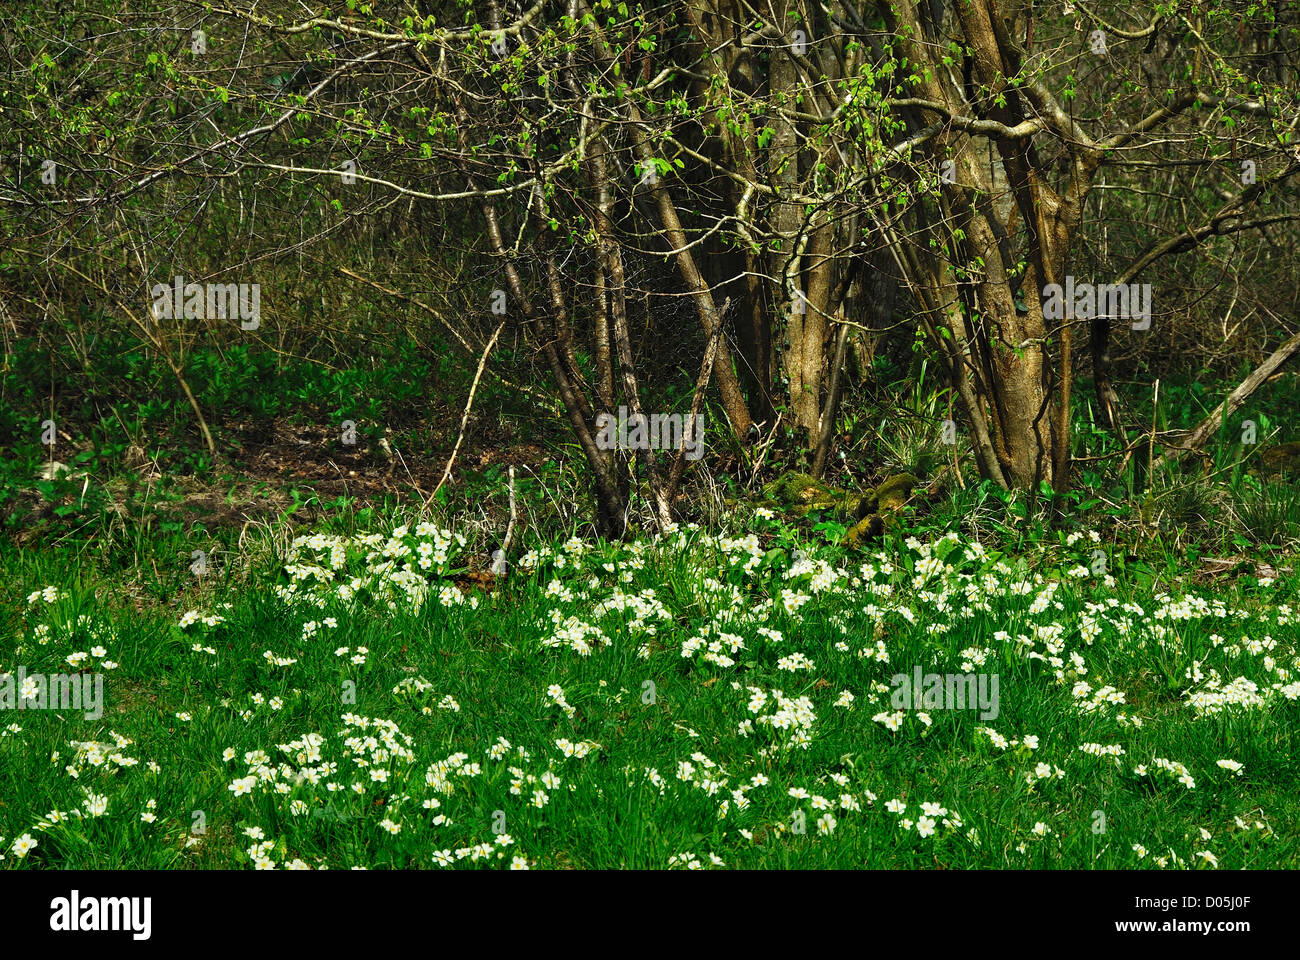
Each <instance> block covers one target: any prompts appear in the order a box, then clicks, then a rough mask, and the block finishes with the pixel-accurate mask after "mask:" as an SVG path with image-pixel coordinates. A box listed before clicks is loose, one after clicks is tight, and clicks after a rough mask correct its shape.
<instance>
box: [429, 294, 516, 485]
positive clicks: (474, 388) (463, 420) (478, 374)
mask: <svg viewBox="0 0 1300 960" xmlns="http://www.w3.org/2000/svg"><path fill="white" fill-rule="evenodd" d="M505 326H506V324H505V321H504V320H503V321H502V322H501V323H500V324H499V325H498V326H497V332H496V333H494V334H492V339H491V340H489V341H488V345H487V349H486V350H484V351H483V356H482V357H480V358H479V361H478V369H477V370H475V371H474V382H473V383H472V384H471V385H470V388H469V399H468V400H466V401H465V412H464V413H463V414H461V417H460V436H458V437H457V438H456V446H454V447H452V449H451V456H450V457H448V458H447V468H446V469H445V470H443V471H442V479H441V480H439V481H438V485H437V486H436V487H434V488H433V493H431V494H429V499H428V500H425V501H424V509H428V507H429V504H430V503H432V502H433V498H434V497H436V496H437V495H438V491H439V490H441V489H442V485H443V484H444V483H446V482H447V478H448V477H449V476H451V466H452V464H454V463H455V462H456V454H457V452H458V451H459V450H460V445H461V441H463V440H464V439H465V427H466V425H467V424H468V423H469V411H470V408H471V407H473V406H474V394H475V393H477V392H478V382H479V380H480V379H482V377H483V368H484V367H485V366H487V358H488V354H489V353H491V352H492V348H493V347H494V346H496V342H497V337H499V336H501V331H502V330H504V329H505Z"/></svg>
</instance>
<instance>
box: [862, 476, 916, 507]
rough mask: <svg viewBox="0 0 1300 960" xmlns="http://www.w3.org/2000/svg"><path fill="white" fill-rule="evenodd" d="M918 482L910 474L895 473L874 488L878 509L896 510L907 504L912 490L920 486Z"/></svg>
mask: <svg viewBox="0 0 1300 960" xmlns="http://www.w3.org/2000/svg"><path fill="white" fill-rule="evenodd" d="M920 482H921V481H919V480H917V479H916V477H914V476H912V475H911V474H910V473H896V474H894V475H893V476H892V477H890V478H889V479H888V480H886V481H885V482H884V483H882V484H881V485H880V486H878V487H876V491H875V494H874V496H875V498H876V502H877V504H879V507H878V509H880V510H882V511H883V510H890V511H892V510H897V509H898V508H899V507H901V506H902V505H903V504H905V503H906V502H907V499H908V497H910V496H911V495H912V490H913V489H915V488H916V487H917V486H919V485H920Z"/></svg>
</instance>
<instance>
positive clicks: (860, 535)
mask: <svg viewBox="0 0 1300 960" xmlns="http://www.w3.org/2000/svg"><path fill="white" fill-rule="evenodd" d="M919 484H920V481H919V480H917V479H916V477H914V476H912V475H911V474H910V473H896V474H894V475H893V476H892V477H889V478H888V479H886V480H885V481H884V482H883V483H882V484H880V486H878V487H876V489H875V490H872V491H871V492H870V493H866V494H863V495H862V496H861V497H860V498H859V501H858V505H857V509H856V510H855V511H854V513H853V514H852V515H853V516H854V517H856V518H857V520H858V522H857V523H856V524H854V525H853V527H852V528H851V529H850V530H849V532H848V533H846V534H845V535H844V545H845V546H847V547H849V548H850V549H856V548H858V547H861V546H863V545H864V544H866V543H867V542H868V541H870V540H874V539H875V538H876V537H879V536H880V535H881V534H882V533H884V532H885V530H886V529H887V528H890V527H893V526H894V525H895V524H896V523H897V522H898V513H899V511H900V510H901V509H902V507H903V505H904V504H906V503H907V500H908V498H909V497H910V496H911V495H912V490H913V489H915V488H916V487H917V486H919Z"/></svg>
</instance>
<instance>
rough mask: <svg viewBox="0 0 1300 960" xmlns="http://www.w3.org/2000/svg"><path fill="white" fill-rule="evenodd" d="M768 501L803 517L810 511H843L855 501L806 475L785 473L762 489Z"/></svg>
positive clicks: (851, 495)
mask: <svg viewBox="0 0 1300 960" xmlns="http://www.w3.org/2000/svg"><path fill="white" fill-rule="evenodd" d="M763 493H765V494H766V495H767V496H768V498H769V499H771V500H775V501H776V502H777V503H778V504H779V505H780V506H782V507H783V508H785V509H788V510H791V511H792V512H794V513H797V514H800V515H803V514H805V513H808V512H809V511H810V510H831V511H835V512H837V513H839V512H842V511H844V510H845V507H846V503H847V502H848V501H850V500H851V501H852V502H853V503H854V504H856V502H857V499H856V496H855V495H853V494H848V493H846V492H845V491H843V490H841V489H839V488H837V487H831V486H827V485H826V484H824V483H821V482H820V481H818V480H814V479H813V478H812V477H810V476H808V474H806V473H795V472H790V473H785V474H782V475H781V476H780V477H778V478H777V479H775V480H773V481H772V482H771V483H769V484H767V485H766V486H764V487H763Z"/></svg>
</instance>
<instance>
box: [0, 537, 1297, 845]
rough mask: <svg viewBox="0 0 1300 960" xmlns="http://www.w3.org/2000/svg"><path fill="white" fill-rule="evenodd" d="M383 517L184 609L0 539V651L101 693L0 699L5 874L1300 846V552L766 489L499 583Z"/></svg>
mask: <svg viewBox="0 0 1300 960" xmlns="http://www.w3.org/2000/svg"><path fill="white" fill-rule="evenodd" d="M368 519H373V520H374V523H373V524H371V527H372V528H373V529H374V530H375V531H376V532H373V533H367V532H366V531H365V529H362V528H361V527H362V526H364V525H360V526H358V528H357V529H355V530H351V531H349V535H347V536H338V535H336V534H334V533H330V532H328V531H327V532H321V533H317V534H314V535H312V536H308V537H301V538H298V539H297V540H295V541H294V542H293V544H292V545H291V546H289V547H288V548H287V553H288V555H287V556H286V555H283V554H284V553H285V548H284V547H283V546H282V547H281V548H280V550H279V551H278V552H279V553H280V554H282V555H280V556H276V554H277V551H276V550H273V549H271V548H269V547H267V548H264V549H261V550H257V549H254V548H252V547H249V549H248V553H249V556H250V557H255V558H256V559H250V560H249V563H250V564H252V565H253V569H252V570H251V571H249V572H248V575H247V576H240V577H228V578H226V579H224V580H221V581H220V582H219V583H217V584H215V585H212V584H208V585H206V586H202V587H201V588H200V589H197V590H195V589H191V590H189V591H187V592H185V593H179V594H178V593H175V592H172V593H169V594H168V595H167V598H166V600H165V601H163V602H159V601H158V600H157V599H156V598H153V597H146V598H143V599H142V598H141V597H139V596H137V595H134V594H133V593H131V592H130V591H128V590H127V589H126V585H125V584H124V583H123V581H122V580H121V579H120V578H118V579H113V578H107V579H102V578H99V577H97V576H96V574H95V572H94V571H93V569H92V568H90V567H89V566H88V565H85V564H76V563H70V562H68V557H67V551H64V552H63V553H60V552H58V551H54V550H52V551H49V552H45V553H38V552H35V551H28V552H23V553H21V554H13V553H9V554H6V555H5V557H4V560H5V566H6V568H7V570H6V572H7V579H8V581H9V583H10V585H11V588H13V587H14V586H16V587H17V588H18V590H19V591H20V592H19V593H17V594H14V595H13V597H12V598H11V600H9V601H7V602H6V603H5V604H4V608H3V609H2V610H0V614H3V616H2V617H0V624H7V627H5V628H4V629H5V630H6V632H7V633H8V635H7V636H5V637H4V639H3V641H2V642H0V673H3V672H6V671H7V672H10V673H14V672H16V670H17V668H18V667H19V666H20V665H21V666H23V667H24V668H25V670H26V672H27V673H28V674H29V675H30V674H37V673H44V674H55V673H62V672H68V671H70V670H72V669H76V668H78V667H81V668H86V669H88V670H90V671H91V672H93V673H100V674H102V675H103V676H104V678H105V680H104V691H105V703H104V707H103V715H102V716H101V717H99V718H97V719H87V718H86V717H85V716H83V714H82V713H79V712H76V711H70V710H59V711H53V710H46V711H35V710H32V711H22V712H18V711H14V712H12V713H7V714H0V836H2V837H4V838H5V839H4V840H3V842H0V853H3V855H4V859H3V860H2V861H0V868H6V869H39V868H107V867H112V868H160V867H174V868H179V867H185V868H231V867H255V866H262V867H267V866H272V865H273V866H275V867H277V868H283V867H286V866H305V867H312V868H314V867H329V868H331V869H347V868H351V867H367V868H402V867H426V868H427V867H435V866H439V865H452V866H462V867H502V868H504V867H509V866H512V865H513V866H523V865H526V866H529V867H533V868H554V869H570V868H616V867H627V868H667V867H687V868H696V867H704V868H709V867H713V866H718V867H721V866H725V867H728V868H788V867H797V868H819V867H821V868H824V867H831V868H860V867H874V868H909V869H918V868H937V869H957V868H972V867H995V868H997V867H1011V868H1022V867H1023V868H1031V867H1068V868H1091V867H1096V868H1154V869H1159V868H1161V867H1165V868H1170V869H1173V868H1178V867H1188V868H1211V867H1215V866H1217V867H1218V868H1220V869H1237V868H1242V867H1271V868H1282V867H1296V866H1300V828H1297V826H1296V823H1297V822H1298V819H1300V818H1297V816H1296V813H1297V809H1296V808H1297V804H1298V801H1297V796H1300V794H1298V793H1297V790H1296V786H1297V783H1296V780H1297V776H1296V772H1295V765H1294V762H1293V759H1292V758H1293V757H1294V756H1295V755H1296V753H1297V748H1298V747H1300V742H1297V741H1298V738H1297V727H1298V725H1297V720H1298V719H1300V683H1298V682H1297V679H1300V677H1298V672H1300V651H1298V650H1297V643H1296V638H1297V633H1298V632H1297V629H1296V624H1295V614H1294V611H1293V609H1292V604H1294V597H1295V592H1296V586H1297V584H1296V580H1295V577H1294V575H1293V574H1288V573H1281V574H1279V576H1280V577H1281V579H1279V580H1277V581H1276V582H1270V581H1269V580H1268V579H1267V578H1264V579H1259V578H1257V577H1254V576H1245V577H1239V578H1238V579H1237V580H1236V581H1234V582H1233V583H1232V584H1230V585H1227V586H1220V587H1217V588H1216V589H1214V590H1205V589H1197V588H1195V587H1190V588H1187V589H1184V588H1181V587H1177V586H1170V585H1169V583H1168V582H1167V581H1166V580H1164V579H1162V578H1160V577H1158V576H1153V575H1149V574H1148V573H1147V572H1146V571H1147V568H1145V567H1139V566H1137V565H1129V564H1128V563H1127V561H1126V560H1125V557H1124V551H1123V550H1122V549H1119V548H1118V547H1117V545H1116V544H1114V543H1112V542H1110V541H1108V540H1107V539H1106V538H1103V537H1101V536H1100V535H1098V536H1096V537H1095V538H1094V537H1093V536H1090V535H1089V534H1088V532H1087V531H1085V530H1082V529H1080V530H1077V531H1075V532H1074V533H1073V534H1070V535H1066V534H1065V533H1061V534H1060V535H1059V536H1058V537H1057V538H1056V539H1055V541H1050V540H1049V539H1047V538H1041V539H1039V540H1038V541H1037V542H1035V543H1032V544H1026V545H1021V546H1019V547H1017V548H1016V550H1017V552H1015V553H1007V554H1002V553H1000V552H999V551H997V550H994V549H992V548H990V549H985V548H983V547H981V546H979V545H978V544H977V543H975V542H974V541H972V540H970V539H968V538H964V537H963V536H961V535H959V534H957V533H955V532H954V533H951V534H944V535H940V531H938V530H935V531H934V535H933V536H932V537H930V538H929V539H928V541H927V542H920V541H918V540H915V539H910V538H909V539H908V540H903V539H901V538H892V539H890V540H889V541H887V542H886V543H884V544H882V545H880V548H879V550H878V551H877V552H874V553H872V554H870V555H867V554H845V553H843V552H842V551H841V550H840V549H839V548H838V547H836V546H834V545H831V544H827V543H823V542H820V541H814V540H810V539H808V538H807V537H806V536H805V535H804V534H801V533H800V532H798V531H796V530H794V529H792V528H790V527H788V526H787V525H786V524H785V523H784V522H783V521H782V519H781V518H780V517H779V516H770V515H766V513H765V511H760V512H759V514H758V515H756V516H751V517H749V518H748V519H746V520H745V522H744V523H743V527H742V528H739V529H736V530H733V531H732V532H731V533H730V534H729V535H728V534H725V533H724V534H720V535H716V536H715V535H710V534H707V533H705V532H704V531H701V530H699V529H694V528H689V527H686V528H682V529H680V530H679V531H677V532H676V533H674V534H672V535H671V536H669V537H667V538H663V539H659V540H644V541H638V542H633V543H628V544H601V543H591V542H585V543H584V542H582V541H578V540H576V539H575V540H570V541H568V542H566V543H550V544H545V543H536V544H533V545H532V549H531V550H530V551H529V553H528V554H527V555H525V556H524V557H522V558H520V559H519V562H518V563H517V564H516V565H515V567H514V568H513V569H512V571H511V573H510V575H509V576H508V577H505V578H501V579H499V580H497V581H496V582H495V583H494V584H492V583H486V585H485V579H484V578H482V577H470V576H467V573H468V568H470V567H478V566H481V564H479V563H477V561H476V560H475V557H476V556H477V554H478V553H479V552H481V548H480V546H479V544H478V543H477V541H476V540H475V539H472V538H469V537H464V535H463V534H461V535H458V534H457V533H455V532H454V530H443V529H442V528H440V527H437V526H435V525H433V524H431V523H430V524H426V525H418V524H416V523H411V524H409V525H407V526H404V527H401V528H398V529H397V530H396V531H394V530H392V529H389V528H386V527H384V526H383V525H382V524H381V523H380V521H379V520H378V519H375V518H372V517H369V515H368ZM443 522H445V523H447V524H448V525H449V526H450V527H452V528H454V527H455V524H454V523H453V522H451V521H443ZM462 539H463V540H464V542H462ZM1094 539H1095V542H1094ZM422 545H426V546H422ZM422 557H423V558H426V559H425V563H424V564H423V565H421V562H420V560H421V558H422ZM403 571H405V572H403ZM340 587H344V588H345V589H343V590H342V591H341V593H342V595H340ZM196 597H197V598H199V599H196ZM191 607H194V608H195V609H194V612H192V613H190V612H188V611H189V610H190V609H191ZM77 654H84V656H82V657H77V656H76V655H77ZM795 654H799V655H800V656H795ZM70 656H71V657H73V661H72V662H71V663H70V662H69V659H68V658H69V657H70ZM110 663H112V664H115V666H114V668H112V669H109V664H110ZM918 666H919V667H921V668H922V670H923V671H924V672H926V673H932V672H933V673H984V674H989V675H994V674H995V675H997V677H998V680H999V686H998V691H999V699H998V703H997V714H996V716H995V717H994V716H991V715H989V716H986V717H985V719H981V718H980V716H979V715H978V711H974V710H970V709H965V710H960V709H938V708H930V709H928V710H924V709H907V710H901V709H900V708H898V707H896V706H895V702H894V696H895V694H894V685H893V684H892V683H891V680H892V678H893V677H894V676H895V675H896V674H905V675H908V676H910V675H911V674H912V671H913V669H914V668H915V667H918ZM1239 678H1244V679H1239ZM920 706H924V704H921V705H920ZM1220 761H1231V762H1232V763H1230V764H1228V766H1227V767H1225V766H1221V765H1220ZM1233 764H1240V765H1241V766H1240V768H1239V769H1230V768H1231V767H1232V766H1233ZM900 805H901V808H900ZM20 838H30V840H28V839H20ZM30 841H34V842H35V846H34V847H30V848H29V847H28V844H29V842H30ZM24 851H25V852H24Z"/></svg>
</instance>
